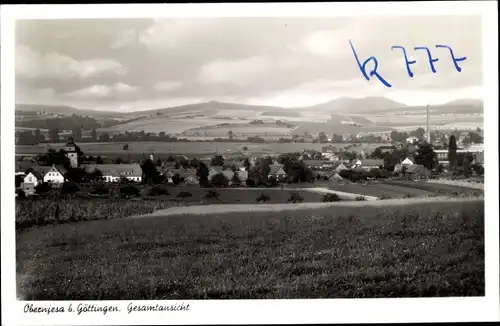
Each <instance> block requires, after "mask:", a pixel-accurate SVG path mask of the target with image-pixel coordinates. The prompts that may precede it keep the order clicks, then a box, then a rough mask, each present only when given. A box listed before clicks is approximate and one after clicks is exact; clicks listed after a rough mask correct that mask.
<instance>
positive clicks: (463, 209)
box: [16, 200, 484, 300]
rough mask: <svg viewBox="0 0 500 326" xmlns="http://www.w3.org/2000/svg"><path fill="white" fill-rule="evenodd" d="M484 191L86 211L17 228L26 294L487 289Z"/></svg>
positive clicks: (368, 293) (469, 292) (264, 294)
mask: <svg viewBox="0 0 500 326" xmlns="http://www.w3.org/2000/svg"><path fill="white" fill-rule="evenodd" d="M483 223H484V202H483V201H482V200H478V201H476V202H472V203H471V202H469V203H461V204H458V205H457V203H434V204H428V203H427V204H424V205H409V206H406V207H377V208H374V207H371V208H370V207H360V208H352V207H351V208H345V207H344V208H342V207H338V208H335V209H332V208H328V209H321V210H314V211H296V212H290V213H287V214H284V213H280V214H275V213H240V214H225V215H215V216H210V217H207V216H180V217H179V216H178V217H175V216H173V217H159V218H150V219H146V220H143V219H138V220H137V219H136V220H111V221H95V222H85V223H80V224H73V225H69V224H65V225H57V226H47V227H43V228H39V229H38V228H32V229H30V230H27V231H24V232H18V233H17V248H16V256H17V272H18V289H19V296H20V297H22V298H24V299H25V300H30V299H34V300H64V299H68V298H71V299H73V300H82V299H97V300H104V299H110V300H111V299H128V300H130V299H187V298H191V299H203V298H319V297H323V298H324V297H330V298H338V297H343V298H361V297H409V296H412V297H413V296H479V295H484V236H483V231H484V230H483Z"/></svg>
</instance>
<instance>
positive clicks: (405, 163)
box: [401, 157, 413, 168]
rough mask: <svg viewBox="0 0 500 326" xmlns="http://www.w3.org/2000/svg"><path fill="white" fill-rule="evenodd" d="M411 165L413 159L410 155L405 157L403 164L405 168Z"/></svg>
mask: <svg viewBox="0 0 500 326" xmlns="http://www.w3.org/2000/svg"><path fill="white" fill-rule="evenodd" d="M410 165H413V161H412V160H410V159H409V158H408V157H407V158H405V159H404V161H403V162H401V166H403V167H405V168H407V167H409V166H410Z"/></svg>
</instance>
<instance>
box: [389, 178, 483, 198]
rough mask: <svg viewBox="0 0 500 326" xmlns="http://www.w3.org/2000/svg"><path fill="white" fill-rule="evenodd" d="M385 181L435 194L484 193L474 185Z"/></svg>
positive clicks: (391, 184)
mask: <svg viewBox="0 0 500 326" xmlns="http://www.w3.org/2000/svg"><path fill="white" fill-rule="evenodd" d="M384 183H385V184H387V185H390V186H396V187H407V188H413V189H418V190H422V191H427V192H431V193H435V194H458V195H469V194H484V190H483V189H474V188H472V187H463V186H457V185H448V184H441V183H430V182H425V181H408V180H388V181H384Z"/></svg>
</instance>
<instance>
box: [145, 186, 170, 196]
mask: <svg viewBox="0 0 500 326" xmlns="http://www.w3.org/2000/svg"><path fill="white" fill-rule="evenodd" d="M147 194H148V196H152V197H153V196H170V193H169V192H168V189H167V188H165V187H162V186H154V187H153V188H151V189H149V191H148V192H147Z"/></svg>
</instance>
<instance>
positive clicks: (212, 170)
mask: <svg viewBox="0 0 500 326" xmlns="http://www.w3.org/2000/svg"><path fill="white" fill-rule="evenodd" d="M222 171H224V168H223V167H222V166H211V167H210V168H209V169H208V181H211V180H212V177H213V176H214V175H217V174H219V173H222Z"/></svg>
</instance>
